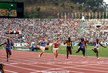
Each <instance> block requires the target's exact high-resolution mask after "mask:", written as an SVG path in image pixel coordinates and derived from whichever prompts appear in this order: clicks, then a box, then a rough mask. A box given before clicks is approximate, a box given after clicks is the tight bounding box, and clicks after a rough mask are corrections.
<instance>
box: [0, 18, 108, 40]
mask: <svg viewBox="0 0 108 73" xmlns="http://www.w3.org/2000/svg"><path fill="white" fill-rule="evenodd" d="M96 26H101V27H99V28H98V29H97V27H96ZM8 30H14V31H20V32H21V33H20V34H5V32H7V31H8ZM8 36H10V37H13V38H14V40H15V42H37V41H39V40H40V39H41V38H42V37H45V38H46V39H48V40H51V41H53V40H55V39H56V38H59V39H60V40H61V42H62V41H64V40H66V39H67V38H68V37H71V39H72V40H73V41H76V40H78V39H79V38H81V37H84V38H85V39H86V40H89V41H93V40H94V39H96V38H97V37H99V38H101V40H102V41H103V42H106V41H107V42H108V37H107V36H108V19H88V20H81V19H18V18H12V19H7V18H1V19H0V42H3V41H4V40H5V39H6V38H7V37H8Z"/></svg>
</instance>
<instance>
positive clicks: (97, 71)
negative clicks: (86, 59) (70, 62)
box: [13, 61, 108, 72]
mask: <svg viewBox="0 0 108 73" xmlns="http://www.w3.org/2000/svg"><path fill="white" fill-rule="evenodd" d="M13 62H17V63H20V64H25V65H30V64H27V63H22V62H18V61H13ZM49 65H51V64H49ZM74 65H76V64H74ZM30 66H34V65H30ZM53 66H57V67H60V68H61V67H62V66H60V65H53ZM78 66H86V65H77V66H76V67H75V66H74V67H71V66H70V67H69V68H76V69H80V70H89V71H96V72H108V71H101V70H93V69H85V68H78ZM36 67H39V66H36ZM41 67H42V66H41ZM44 68H46V67H45V66H44ZM48 68H49V67H48ZM62 68H68V67H62ZM92 68H97V67H92ZM22 69H23V68H22ZM101 69H102V68H101ZM49 70H50V69H49Z"/></svg>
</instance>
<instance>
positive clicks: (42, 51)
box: [39, 48, 44, 57]
mask: <svg viewBox="0 0 108 73" xmlns="http://www.w3.org/2000/svg"><path fill="white" fill-rule="evenodd" d="M40 50H41V53H40V55H39V57H41V56H42V55H43V53H44V49H42V48H40Z"/></svg>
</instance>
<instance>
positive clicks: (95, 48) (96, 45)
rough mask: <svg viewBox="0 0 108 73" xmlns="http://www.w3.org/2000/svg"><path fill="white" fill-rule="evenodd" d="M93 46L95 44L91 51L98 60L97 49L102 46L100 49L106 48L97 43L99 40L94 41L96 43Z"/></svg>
mask: <svg viewBox="0 0 108 73" xmlns="http://www.w3.org/2000/svg"><path fill="white" fill-rule="evenodd" d="M94 44H95V46H94V49H92V50H93V51H94V52H95V53H96V57H97V59H99V58H98V49H99V46H102V47H104V48H106V47H105V46H103V45H102V44H101V43H100V42H99V39H96V42H95V43H94Z"/></svg>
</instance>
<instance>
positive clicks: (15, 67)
mask: <svg viewBox="0 0 108 73" xmlns="http://www.w3.org/2000/svg"><path fill="white" fill-rule="evenodd" d="M5 65H7V66H12V67H15V68H20V69H24V70H29V71H34V72H36V71H37V70H34V69H30V68H24V67H19V66H14V65H10V64H6V63H5Z"/></svg>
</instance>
